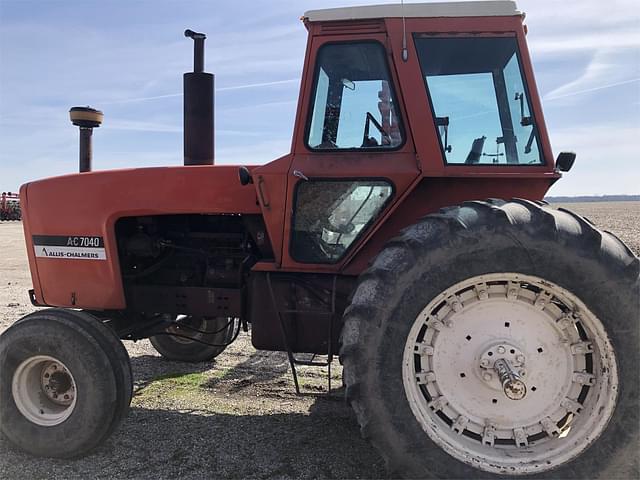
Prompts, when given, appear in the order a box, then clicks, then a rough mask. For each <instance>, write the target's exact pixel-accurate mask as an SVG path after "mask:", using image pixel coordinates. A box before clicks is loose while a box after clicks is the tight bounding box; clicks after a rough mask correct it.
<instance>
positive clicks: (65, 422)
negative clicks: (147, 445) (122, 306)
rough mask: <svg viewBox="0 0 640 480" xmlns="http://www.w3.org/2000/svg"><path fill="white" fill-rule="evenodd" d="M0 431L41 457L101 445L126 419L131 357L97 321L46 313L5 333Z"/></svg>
mask: <svg viewBox="0 0 640 480" xmlns="http://www.w3.org/2000/svg"><path fill="white" fill-rule="evenodd" d="M0 369H1V373H2V376H1V377H0V430H1V431H2V433H3V434H4V435H5V436H6V437H7V439H8V440H9V441H10V442H11V443H13V444H14V445H16V446H17V447H18V448H20V449H22V450H24V451H26V452H28V453H31V454H33V455H37V456H45V457H60V458H69V457H78V456H82V455H85V454H87V453H89V452H90V451H91V450H93V449H94V448H96V447H97V446H99V445H100V444H101V443H102V442H104V441H105V440H106V439H107V438H108V437H109V436H110V435H111V433H112V432H113V431H114V430H115V429H116V428H117V427H118V425H119V424H120V423H121V421H122V419H123V418H124V416H125V415H126V413H127V411H128V409H129V404H130V402H131V395H132V389H133V382H132V376H131V366H130V363H129V356H128V354H127V351H126V350H125V348H124V346H123V345H122V343H121V342H120V340H119V339H118V337H117V336H116V335H115V333H114V332H113V331H112V330H111V329H110V328H108V327H107V326H105V325H104V324H103V323H102V322H101V321H99V320H98V319H97V318H95V317H93V316H91V315H89V314H87V313H84V312H78V311H73V310H62V309H48V310H42V311H39V312H35V313H32V314H30V315H27V316H26V317H24V318H22V319H21V320H19V321H17V322H16V323H15V324H13V325H12V326H11V327H9V328H8V329H7V330H6V331H5V332H4V333H3V334H2V335H0Z"/></svg>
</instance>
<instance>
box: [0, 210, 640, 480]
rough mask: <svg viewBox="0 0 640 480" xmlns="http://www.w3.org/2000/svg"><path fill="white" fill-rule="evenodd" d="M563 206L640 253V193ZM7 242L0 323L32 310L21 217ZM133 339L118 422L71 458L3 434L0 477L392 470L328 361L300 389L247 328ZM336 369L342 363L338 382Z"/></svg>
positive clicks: (7, 225)
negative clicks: (95, 445)
mask: <svg viewBox="0 0 640 480" xmlns="http://www.w3.org/2000/svg"><path fill="white" fill-rule="evenodd" d="M562 206H564V207H566V208H569V209H571V210H574V211H576V212H578V213H580V214H582V215H586V216H587V217H588V218H590V219H591V220H592V221H594V222H595V223H596V224H597V225H599V226H601V227H602V228H604V229H607V230H611V231H613V232H615V233H616V234H617V235H619V237H620V238H621V239H622V240H623V241H625V242H627V244H628V245H629V246H630V247H631V248H632V249H633V250H634V251H635V252H636V254H638V252H640V202H620V203H614V202H611V203H584V204H568V205H562ZM0 252H1V255H2V256H1V257H0V332H2V331H3V330H4V329H5V328H7V327H8V326H9V325H10V324H11V323H13V322H14V321H15V320H17V319H18V318H20V317H21V316H23V315H25V314H27V313H29V312H31V311H33V310H35V309H34V308H33V307H32V306H31V304H30V303H29V300H28V297H27V294H26V292H27V290H28V289H29V288H31V278H30V276H29V271H28V266H27V261H26V254H25V249H24V241H23V237H22V228H21V224H19V223H13V222H3V223H0ZM125 343H126V346H127V350H128V351H129V354H130V356H131V363H132V366H133V372H134V379H135V394H134V398H133V402H132V408H131V412H130V414H129V416H128V417H127V419H126V420H125V422H124V423H123V425H122V426H121V427H120V429H119V430H118V431H117V432H116V433H115V434H114V435H113V436H112V437H111V438H110V439H109V440H108V441H107V442H106V444H105V445H103V446H102V447H100V448H99V449H98V450H97V451H96V452H95V453H93V454H91V455H89V456H88V457H85V458H82V459H78V460H70V461H69V460H67V461H62V460H49V459H39V458H33V457H31V456H28V455H25V454H23V453H21V452H18V451H15V450H14V449H13V448H12V447H11V446H10V445H9V444H8V443H7V442H6V441H5V440H3V439H0V478H2V479H5V478H6V479H18V478H29V479H32V478H136V479H137V478H141V479H142V478H153V479H160V478H175V477H181V478H207V477H208V478H211V477H215V478H264V479H275V478H386V474H385V470H384V464H383V462H382V461H381V460H380V457H379V456H378V455H377V453H376V452H375V451H374V450H373V448H372V447H371V446H370V445H369V444H368V443H366V442H365V441H363V440H362V439H361V438H360V434H359V428H358V425H357V423H356V420H355V416H354V415H353V413H352V411H351V409H350V408H349V407H348V406H347V405H345V403H344V401H343V400H342V391H336V392H333V393H332V394H328V393H327V388H326V371H323V370H322V369H317V368H315V369H311V368H303V369H302V372H301V373H302V375H301V383H302V388H303V392H304V394H303V395H301V396H297V395H295V393H294V387H293V382H292V380H291V375H290V373H289V371H288V363H287V361H286V356H285V355H284V354H281V353H271V352H262V351H256V350H255V349H254V348H253V347H252V346H251V342H250V339H249V337H248V335H247V334H241V336H240V338H239V339H238V341H236V342H235V343H234V344H233V345H232V346H231V347H229V348H228V349H227V350H226V351H225V352H224V353H223V354H222V355H221V356H220V357H219V358H218V359H217V360H216V361H215V362H208V363H200V364H195V365H186V364H181V363H176V362H169V361H166V360H164V359H162V358H160V357H159V355H158V354H157V353H156V352H155V350H154V349H153V348H152V347H151V345H150V344H149V342H148V341H141V342H137V343H132V342H125ZM340 376H341V369H340V366H339V365H338V364H337V363H336V365H335V366H334V368H333V374H332V378H333V384H334V385H335V386H340V384H341V381H340V378H341V377H340Z"/></svg>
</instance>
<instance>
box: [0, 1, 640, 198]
mask: <svg viewBox="0 0 640 480" xmlns="http://www.w3.org/2000/svg"><path fill="white" fill-rule="evenodd" d="M636 2H637V0H607V1H602V0H564V1H557V0H520V1H519V2H517V3H518V7H519V9H520V10H521V11H524V12H526V14H527V16H526V24H527V25H528V28H529V34H528V36H527V39H528V42H529V49H530V52H531V56H532V60H533V64H534V70H535V72H536V81H537V85H538V89H539V91H540V93H541V95H542V102H543V108H544V111H545V119H546V123H547V129H548V131H549V135H550V139H551V143H552V147H553V152H554V155H557V154H558V153H559V152H560V151H564V150H569V151H575V152H576V153H577V160H576V164H575V166H574V167H573V169H572V170H571V171H570V172H569V173H568V174H565V176H564V178H563V179H561V180H560V181H559V182H557V183H556V184H555V185H554V186H553V187H552V189H551V190H550V192H549V194H550V195H602V194H640V154H639V152H640V8H637V3H636ZM367 3H384V1H382V2H381V1H378V2H376V1H375V0H372V1H370V2H367V1H366V0H359V1H358V0H356V1H353V0H324V1H320V0H298V1H293V0H270V1H245V0H235V1H233V2H227V1H224V2H223V1H213V0H210V1H197V0H196V1H178V0H175V1H174V0H153V1H152V0H148V1H146V0H126V1H123V0H110V1H101V0H82V1H81V0H67V1H63V0H40V1H36V0H0V190H1V191H6V190H16V189H17V188H18V187H19V186H20V185H21V184H22V183H24V182H27V181H30V180H35V179H38V178H44V177H49V176H52V175H60V174H65V173H72V172H75V171H77V168H78V131H77V128H76V127H73V126H72V125H71V123H70V122H69V117H68V110H69V108H70V107H72V106H76V105H91V106H93V107H95V108H99V109H101V110H102V111H103V112H104V114H105V122H104V124H103V126H102V127H100V128H99V129H96V130H95V131H94V135H93V137H94V145H93V149H94V169H108V168H126V167H145V166H157V165H180V164H181V163H182V97H181V92H182V73H183V72H187V71H190V70H191V69H192V61H193V57H192V49H193V42H192V41H191V40H189V39H187V38H185V37H184V36H183V32H184V30H185V28H191V29H192V30H195V31H201V32H205V33H206V34H207V40H206V44H205V45H206V59H205V61H206V68H205V70H206V71H208V72H212V73H215V75H216V113H215V116H216V134H215V135H216V154H215V155H216V163H217V164H263V163H267V162H269V161H271V160H274V159H276V158H278V157H279V156H281V155H283V154H286V153H288V152H289V151H290V146H291V132H292V128H293V124H294V117H295V109H296V104H297V98H298V93H299V84H300V76H301V73H302V65H303V60H304V52H305V45H306V34H307V32H306V29H305V28H304V26H303V25H302V23H301V22H300V20H299V18H300V16H301V14H302V13H303V12H304V11H306V10H309V9H315V8H328V7H338V6H350V5H361V4H367ZM407 3H410V2H409V1H407Z"/></svg>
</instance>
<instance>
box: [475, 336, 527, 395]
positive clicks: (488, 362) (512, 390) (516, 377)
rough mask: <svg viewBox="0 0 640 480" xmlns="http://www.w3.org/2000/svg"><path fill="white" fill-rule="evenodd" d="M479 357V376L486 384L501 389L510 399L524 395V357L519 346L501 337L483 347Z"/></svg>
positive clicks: (525, 390)
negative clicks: (498, 340)
mask: <svg viewBox="0 0 640 480" xmlns="http://www.w3.org/2000/svg"><path fill="white" fill-rule="evenodd" d="M479 357H480V361H479V362H478V371H479V372H480V373H479V376H480V378H482V380H483V381H484V382H485V383H486V384H487V386H489V387H490V388H492V389H494V390H502V391H503V392H504V394H505V395H506V396H507V398H509V399H511V400H522V399H523V398H524V397H525V395H526V393H527V387H526V385H525V382H524V377H525V376H526V374H527V371H526V369H525V362H526V357H525V355H524V353H523V351H522V349H521V348H519V347H517V346H516V345H514V344H513V343H512V342H509V341H508V340H505V339H503V340H501V341H500V342H497V343H492V344H491V345H490V346H489V347H487V348H484V349H483V350H482V351H481V353H480V355H479Z"/></svg>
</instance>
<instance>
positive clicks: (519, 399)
mask: <svg viewBox="0 0 640 480" xmlns="http://www.w3.org/2000/svg"><path fill="white" fill-rule="evenodd" d="M639 271H640V261H639V260H638V258H636V257H635V256H634V255H633V254H632V253H631V251H630V250H629V249H628V248H627V247H626V246H625V245H624V244H623V243H622V242H621V241H620V240H618V239H617V238H616V237H614V236H613V235H611V234H609V233H607V232H602V231H600V230H597V229H596V228H595V227H594V226H593V225H592V224H590V223H589V222H588V221H586V220H585V219H583V218H581V217H579V216H577V215H575V214H573V213H570V212H568V211H564V210H553V209H552V208H550V207H548V206H542V205H539V204H536V203H534V202H529V201H526V200H514V201H511V202H508V203H505V202H502V201H488V202H467V203H465V204H463V205H462V206H459V207H452V208H447V209H443V210H442V211H441V212H440V213H438V214H433V215H428V216H427V217H425V218H424V219H422V220H421V221H420V222H419V223H417V224H416V225H414V226H412V227H409V228H407V229H406V230H405V231H403V232H402V234H401V236H399V237H398V238H396V239H394V240H392V241H391V242H389V244H388V245H387V246H386V247H385V248H384V250H383V251H382V252H381V253H380V255H379V256H378V258H377V259H376V260H375V262H374V264H373V265H372V267H371V268H370V269H368V270H367V271H366V272H365V273H363V275H362V277H361V279H360V281H359V285H358V287H357V289H356V292H355V294H354V296H353V300H352V304H351V306H350V307H349V308H348V309H347V311H346V312H345V327H344V330H343V335H342V343H343V346H342V351H341V358H342V360H343V363H344V376H345V383H346V385H347V392H346V394H347V398H348V400H349V401H350V403H351V404H352V406H353V408H354V409H355V411H356V414H357V417H358V420H359V423H360V425H361V428H362V432H363V434H364V436H365V437H368V438H369V439H370V440H371V442H372V443H373V444H374V445H375V446H376V447H377V448H378V450H379V451H380V453H381V454H382V455H383V456H384V458H385V459H386V460H387V465H388V466H389V468H390V469H391V471H392V472H393V473H394V474H396V475H401V476H405V477H411V478H423V477H436V478H471V477H473V478H492V477H494V476H500V475H501V474H502V475H509V476H513V475H536V476H540V477H550V478H596V477H602V478H605V477H629V478H631V477H634V476H637V473H638V464H637V462H638V459H637V451H638V411H639V408H638V407H639V397H638V382H637V372H638V366H639V365H638V363H639V352H640V346H639V339H638V326H639V325H638V321H639V318H640V312H639V301H638V298H639V297H638V294H639V291H640V281H639ZM497 360H500V362H498V361H497ZM498 363H500V365H498ZM505 366H506V367H505ZM502 367H505V368H506V370H505V368H502ZM501 372H502V373H501ZM505 372H506V373H505ZM503 374H504V375H503ZM507 374H508V375H507ZM501 380H503V381H504V383H503V382H501Z"/></svg>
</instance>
